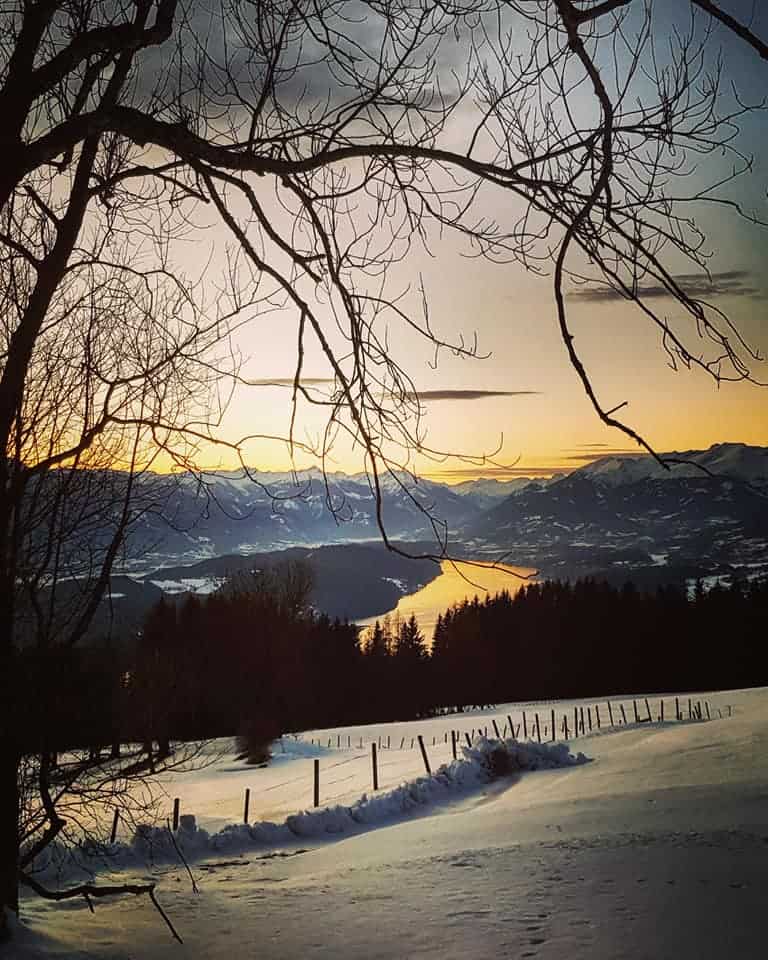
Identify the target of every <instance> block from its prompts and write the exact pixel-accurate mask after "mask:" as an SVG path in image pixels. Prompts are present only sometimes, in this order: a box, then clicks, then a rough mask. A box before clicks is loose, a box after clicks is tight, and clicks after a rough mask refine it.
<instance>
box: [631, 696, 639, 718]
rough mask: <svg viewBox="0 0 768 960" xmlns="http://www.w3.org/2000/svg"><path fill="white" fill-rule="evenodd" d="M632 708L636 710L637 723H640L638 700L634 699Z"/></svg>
mask: <svg viewBox="0 0 768 960" xmlns="http://www.w3.org/2000/svg"><path fill="white" fill-rule="evenodd" d="M632 709H633V710H634V711H635V723H640V714H639V713H638V712H637V700H633V701H632Z"/></svg>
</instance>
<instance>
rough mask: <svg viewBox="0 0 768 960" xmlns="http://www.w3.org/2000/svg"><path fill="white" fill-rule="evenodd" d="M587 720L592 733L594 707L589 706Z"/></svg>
mask: <svg viewBox="0 0 768 960" xmlns="http://www.w3.org/2000/svg"><path fill="white" fill-rule="evenodd" d="M587 721H588V722H589V732H590V733H592V707H587Z"/></svg>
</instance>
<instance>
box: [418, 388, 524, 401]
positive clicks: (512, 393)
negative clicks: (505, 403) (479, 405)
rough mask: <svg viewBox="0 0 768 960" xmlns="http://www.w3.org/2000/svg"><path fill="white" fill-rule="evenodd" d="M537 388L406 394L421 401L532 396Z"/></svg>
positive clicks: (421, 391)
mask: <svg viewBox="0 0 768 960" xmlns="http://www.w3.org/2000/svg"><path fill="white" fill-rule="evenodd" d="M539 392H540V391H538V390H419V391H418V393H412V394H408V399H409V400H416V399H418V400H419V402H421V403H431V402H432V401H434V400H484V399H485V398H486V397H533V396H537V395H538V394H539Z"/></svg>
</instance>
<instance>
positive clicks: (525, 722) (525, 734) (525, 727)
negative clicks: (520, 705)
mask: <svg viewBox="0 0 768 960" xmlns="http://www.w3.org/2000/svg"><path fill="white" fill-rule="evenodd" d="M527 739H528V718H527V717H526V715H525V710H523V740H527Z"/></svg>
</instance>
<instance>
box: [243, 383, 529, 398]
mask: <svg viewBox="0 0 768 960" xmlns="http://www.w3.org/2000/svg"><path fill="white" fill-rule="evenodd" d="M249 383H250V384H251V385H252V386H255V387H293V377H264V378H261V379H259V380H250V381H249ZM334 383H335V381H334V380H333V379H330V378H327V377H302V378H301V385H302V386H304V387H327V386H333V385H334ZM538 394H539V391H538V390H418V391H417V392H416V393H407V394H406V397H407V399H408V400H418V401H419V402H420V403H433V402H434V401H436V400H484V399H485V398H486V397H531V396H536V395H538Z"/></svg>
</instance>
